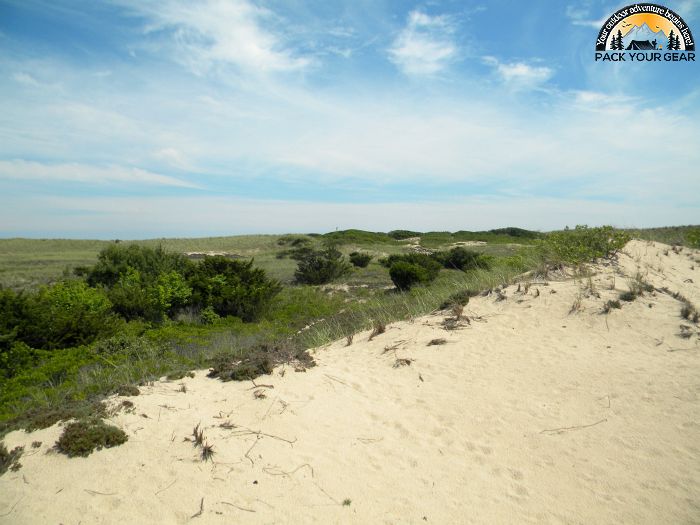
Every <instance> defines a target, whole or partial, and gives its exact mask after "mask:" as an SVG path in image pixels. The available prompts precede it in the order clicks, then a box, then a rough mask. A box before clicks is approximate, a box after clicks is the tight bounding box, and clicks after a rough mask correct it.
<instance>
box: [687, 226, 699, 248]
mask: <svg viewBox="0 0 700 525" xmlns="http://www.w3.org/2000/svg"><path fill="white" fill-rule="evenodd" d="M685 242H686V243H688V246H690V247H691V248H700V228H692V229H690V230H688V231H687V232H686V234H685Z"/></svg>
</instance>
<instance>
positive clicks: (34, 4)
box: [0, 0, 700, 238]
mask: <svg viewBox="0 0 700 525" xmlns="http://www.w3.org/2000/svg"><path fill="white" fill-rule="evenodd" d="M624 5H626V2H609V1H606V0H581V1H579V2H567V1H561V0H556V1H555V0H551V1H550V0H541V1H532V2H512V1H510V0H500V1H499V0H497V1H489V2H484V1H481V2H479V1H474V2H472V1H469V0H459V1H457V0H454V1H452V0H444V1H426V2H412V1H407V0H402V1H398V0H397V1H388V0H387V1H385V0H353V1H348V2H341V1H333V2H328V1H316V0H313V1H309V0H307V1H302V0H265V1H263V0H260V1H255V0H228V1H225V0H200V1H197V2H190V1H176V0H152V1H142V0H112V1H101V2H94V1H64V2H61V1H33V0H17V1H14V0H9V1H8V0H0V236H2V237H10V236H31V237H94V238H146V237H160V236H204V235H230V234H241V233H277V232H304V231H320V232H323V231H329V230H333V229H335V228H341V229H344V228H353V227H356V228H363V229H369V230H377V231H380V230H383V231H386V230H389V229H396V228H406V229H415V230H453V231H454V230H460V229H470V230H479V229H487V228H496V227H502V226H508V225H515V226H521V227H526V228H533V229H541V230H548V229H554V228H561V227H563V226H565V225H574V224H578V223H587V224H607V223H611V224H615V225H618V226H655V225H668V224H688V223H698V222H700V198H699V197H698V196H699V195H700V169H699V168H698V166H700V147H698V146H700V119H699V118H698V117H700V83H699V82H698V80H700V75H699V74H698V67H700V64H697V63H657V64H646V63H645V64H630V63H625V64H611V63H595V62H594V59H593V56H594V49H595V40H596V38H597V34H598V31H599V29H600V25H601V24H602V22H603V19H604V18H606V17H607V16H609V15H610V14H612V13H613V12H614V11H615V10H616V9H618V8H620V7H623V6H624ZM665 5H667V6H668V7H669V8H671V9H673V10H675V11H676V12H678V13H679V14H680V15H681V16H683V17H684V18H685V20H686V22H688V23H689V24H690V26H691V28H693V29H695V34H696V36H697V35H698V34H700V1H696V0H690V1H689V0H667V1H666V4H665Z"/></svg>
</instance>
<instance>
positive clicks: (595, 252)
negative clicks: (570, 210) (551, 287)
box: [540, 226, 630, 264]
mask: <svg viewBox="0 0 700 525" xmlns="http://www.w3.org/2000/svg"><path fill="white" fill-rule="evenodd" d="M629 240H630V236H629V235H628V234H627V233H625V232H623V231H620V230H615V229H614V228H613V227H612V226H601V227H599V228H589V227H588V226H576V228H575V229H573V230H564V231H559V232H553V233H550V234H549V235H547V237H546V239H545V240H544V242H543V243H542V244H541V245H540V250H541V253H542V255H543V256H544V258H545V260H547V261H549V262H553V263H571V264H580V263H584V262H590V261H592V260H594V259H597V258H600V257H611V256H613V255H615V254H616V253H617V252H618V251H620V250H621V249H622V248H623V247H624V246H625V244H627V242H628V241H629Z"/></svg>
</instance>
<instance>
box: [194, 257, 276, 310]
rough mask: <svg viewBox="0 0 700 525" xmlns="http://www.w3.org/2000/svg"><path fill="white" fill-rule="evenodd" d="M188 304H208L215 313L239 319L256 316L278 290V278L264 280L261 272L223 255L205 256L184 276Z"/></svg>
mask: <svg viewBox="0 0 700 525" xmlns="http://www.w3.org/2000/svg"><path fill="white" fill-rule="evenodd" d="M188 284H189V285H190V286H191V288H192V301H191V302H192V304H193V305H194V306H196V307H199V308H203V309H204V308H206V307H208V306H211V307H212V308H213V310H214V312H215V313H216V314H217V315H219V316H222V317H224V316H228V315H233V316H236V317H239V318H241V319H242V320H243V321H246V322H252V321H255V320H257V319H259V318H260V317H261V316H262V315H263V314H264V313H265V311H266V310H267V309H268V308H269V306H270V302H271V301H272V299H273V298H274V297H275V295H277V294H278V293H279V291H280V290H281V286H280V284H279V282H278V281H275V280H272V279H268V278H267V276H266V274H265V271H264V270H261V269H260V268H254V267H253V261H252V260H251V261H248V262H242V261H234V260H231V259H227V258H226V257H221V256H217V257H207V258H206V259H204V260H203V261H202V262H201V263H200V264H199V265H198V266H197V267H195V268H194V269H193V270H192V271H191V272H190V275H189V276H188Z"/></svg>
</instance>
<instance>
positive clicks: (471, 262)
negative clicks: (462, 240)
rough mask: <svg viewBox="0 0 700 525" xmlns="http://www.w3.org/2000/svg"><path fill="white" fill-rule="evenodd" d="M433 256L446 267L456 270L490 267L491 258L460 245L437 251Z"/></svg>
mask: <svg viewBox="0 0 700 525" xmlns="http://www.w3.org/2000/svg"><path fill="white" fill-rule="evenodd" d="M433 258H434V259H435V260H436V261H438V262H439V263H440V264H442V265H443V266H444V267H445V268H449V269H454V270H462V271H468V270H475V269H476V268H483V269H488V267H489V265H490V262H489V258H488V257H486V256H484V255H482V254H480V253H478V252H474V251H471V250H467V249H465V248H462V247H461V246H458V247H456V248H452V249H451V250H450V251H448V252H437V253H435V254H433Z"/></svg>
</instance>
